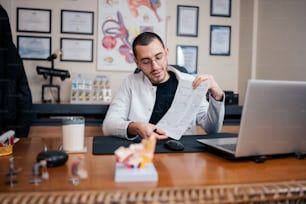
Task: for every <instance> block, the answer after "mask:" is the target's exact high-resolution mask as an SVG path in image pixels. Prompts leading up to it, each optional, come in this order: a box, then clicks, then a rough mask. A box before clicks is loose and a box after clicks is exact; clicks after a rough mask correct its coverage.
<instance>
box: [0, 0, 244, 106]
mask: <svg viewBox="0 0 306 204" xmlns="http://www.w3.org/2000/svg"><path fill="white" fill-rule="evenodd" d="M0 3H1V4H2V5H3V6H4V7H5V9H6V10H7V12H8V13H9V16H10V21H11V27H12V31H13V37H14V40H15V42H16V35H20V34H22V35H41V34H32V33H30V34H29V33H16V7H29V8H42V9H44V8H46V9H52V33H51V34H50V35H48V34H43V36H51V37H52V50H53V51H54V50H55V49H59V48H60V38H61V37H74V38H91V37H92V38H93V39H94V45H95V46H94V62H93V63H80V62H78V63H75V62H63V61H60V60H58V59H56V60H55V67H56V68H61V69H68V70H69V71H70V73H71V74H73V73H78V72H81V73H84V72H85V73H95V74H107V75H109V76H110V77H111V88H112V91H113V93H116V91H117V89H118V87H119V85H120V83H121V81H122V79H123V78H124V77H125V76H126V75H127V74H129V72H110V71H107V72H106V71H97V70H96V66H97V61H96V60H97V58H96V53H97V51H96V45H97V43H98V40H97V36H98V32H97V22H98V20H97V17H98V0H52V1H48V0H0ZM166 3H167V5H166V6H167V9H166V10H167V19H168V22H167V29H166V39H164V40H165V41H166V42H165V43H166V45H167V47H169V49H170V57H169V63H175V62H176V45H178V44H179V45H197V46H198V49H199V52H198V73H199V74H203V73H210V74H213V75H214V76H215V78H216V80H217V81H218V82H219V83H220V85H221V86H222V87H223V88H224V89H227V90H233V91H237V89H238V87H237V86H238V84H237V82H238V43H239V16H240V15H239V12H240V7H239V5H240V1H239V0H233V1H232V16H231V18H222V17H210V1H209V0H204V1H203V0H189V1H184V0H167V1H166ZM178 4H179V5H192V6H199V28H198V29H199V32H198V37H197V38H194V37H178V36H176V18H177V13H176V10H177V5H178ZM61 9H70V10H85V11H94V12H95V32H94V35H93V36H91V37H90V36H83V35H68V34H61V33H60V11H61ZM211 24H220V25H230V26H232V36H231V56H228V57H224V56H210V55H209V26H210V25H211ZM24 65H25V69H26V73H27V76H28V79H29V83H30V87H31V90H32V94H33V101H34V103H40V102H41V85H42V84H46V83H48V80H45V79H43V77H42V76H40V75H37V74H36V66H37V65H40V66H47V67H48V66H50V62H48V61H29V60H24ZM53 81H54V83H55V84H59V85H60V86H61V99H62V102H68V101H69V100H70V86H71V80H70V79H68V80H65V81H63V82H62V81H60V79H58V78H54V80H53ZM46 97H48V96H46Z"/></svg>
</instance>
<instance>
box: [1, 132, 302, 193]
mask: <svg viewBox="0 0 306 204" xmlns="http://www.w3.org/2000/svg"><path fill="white" fill-rule="evenodd" d="M52 128H53V129H52ZM52 128H51V127H44V128H41V129H36V130H31V135H30V137H29V138H26V139H22V140H21V141H19V142H18V143H17V144H16V145H15V146H14V153H13V156H14V158H15V169H16V170H17V171H19V170H20V171H19V172H18V173H17V176H16V177H15V178H14V180H16V181H17V182H18V183H17V184H16V185H14V186H9V185H6V184H5V182H7V181H8V180H9V179H8V177H7V176H6V175H5V174H7V173H8V169H9V158H10V156H5V157H0V192H36V193H48V192H50V191H56V192H60V191H83V190H85V191H88V190H90V191H101V190H116V191H118V190H127V189H129V190H132V189H139V190H144V189H147V190H149V189H155V188H156V187H158V188H173V187H175V188H196V187H203V186H206V187H208V186H233V185H248V186H249V185H257V184H260V183H270V182H272V183H273V182H274V183H275V182H292V181H294V182H295V181H302V182H304V185H306V182H305V180H306V160H298V159H296V158H282V159H271V160H267V161H265V162H264V163H255V162H253V161H240V162H238V161H236V162H233V161H228V160H225V159H223V158H220V157H218V156H216V155H213V154H211V153H171V154H155V157H154V161H153V163H154V165H155V168H156V169H157V171H158V176H159V179H158V182H144V183H141V182H138V183H133V182H129V183H116V182H114V171H115V156H114V155H92V140H93V137H92V136H94V135H101V132H100V134H98V133H99V131H101V127H96V128H93V127H90V128H89V129H88V127H86V136H87V137H86V145H87V152H86V153H83V154H69V160H68V162H67V164H66V165H64V166H60V167H53V168H48V172H49V177H50V178H49V180H47V181H44V182H43V183H42V184H40V185H33V184H30V183H29V181H30V179H32V178H33V176H32V166H33V164H34V163H35V160H36V155H37V154H38V153H39V152H40V151H42V149H43V146H44V145H45V144H46V145H47V146H48V148H49V149H50V150H52V149H53V150H56V149H57V148H58V147H59V145H60V143H61V133H60V132H59V131H60V130H59V129H60V127H52ZM42 129H44V131H43V132H42ZM223 131H229V132H237V131H238V129H237V127H225V128H224V129H223ZM79 155H85V162H86V168H87V170H88V174H89V178H87V179H84V180H81V183H80V184H78V185H73V184H71V183H70V182H69V178H71V176H70V173H69V166H70V164H71V162H73V161H75V160H76V159H77V157H78V156H79ZM298 185H300V184H298ZM304 188H306V187H305V186H304ZM305 194H306V193H305V189H304V194H303V195H302V196H305V197H306V195H305ZM0 195H1V193H0ZM0 199H1V196H0Z"/></svg>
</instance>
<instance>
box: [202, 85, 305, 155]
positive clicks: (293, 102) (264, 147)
mask: <svg viewBox="0 0 306 204" xmlns="http://www.w3.org/2000/svg"><path fill="white" fill-rule="evenodd" d="M217 134H224V133H217ZM197 141H198V142H200V143H202V144H204V145H207V146H208V147H211V148H213V149H218V150H221V151H223V152H226V153H228V154H230V156H233V157H234V158H240V157H252V156H267V155H280V154H292V153H296V154H300V155H303V154H305V152H306V82H305V81H281V80H249V81H248V84H247V89H246V96H245V101H244V105H243V110H242V115H241V122H240V130H239V134H238V135H237V137H232V138H219V139H198V140H197Z"/></svg>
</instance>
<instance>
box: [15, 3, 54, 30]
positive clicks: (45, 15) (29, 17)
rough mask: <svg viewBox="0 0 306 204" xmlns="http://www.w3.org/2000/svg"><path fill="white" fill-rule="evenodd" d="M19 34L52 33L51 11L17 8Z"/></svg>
mask: <svg viewBox="0 0 306 204" xmlns="http://www.w3.org/2000/svg"><path fill="white" fill-rule="evenodd" d="M16 25H17V32H33V33H51V10H50V9H32V8H17V24H16Z"/></svg>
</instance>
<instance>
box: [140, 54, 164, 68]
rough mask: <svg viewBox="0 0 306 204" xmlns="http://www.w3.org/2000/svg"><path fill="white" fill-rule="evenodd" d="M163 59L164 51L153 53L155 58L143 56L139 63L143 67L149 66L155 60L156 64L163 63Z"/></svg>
mask: <svg viewBox="0 0 306 204" xmlns="http://www.w3.org/2000/svg"><path fill="white" fill-rule="evenodd" d="M164 59H165V55H164V53H159V54H157V55H155V59H150V58H144V59H142V60H140V64H141V65H142V66H143V67H149V66H151V65H152V63H153V62H156V63H157V64H161V63H163V61H164Z"/></svg>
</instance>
